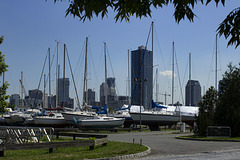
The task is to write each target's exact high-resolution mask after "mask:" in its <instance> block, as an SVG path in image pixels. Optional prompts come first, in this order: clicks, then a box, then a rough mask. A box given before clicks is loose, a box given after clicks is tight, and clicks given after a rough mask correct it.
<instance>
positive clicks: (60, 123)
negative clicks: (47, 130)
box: [33, 112, 67, 128]
mask: <svg viewBox="0 0 240 160" xmlns="http://www.w3.org/2000/svg"><path fill="white" fill-rule="evenodd" d="M33 119H34V125H35V126H41V127H46V126H47V127H56V128H58V127H66V126H67V122H66V120H65V118H64V117H63V115H62V114H61V113H57V112H55V113H50V114H49V115H45V116H36V117H34V118H33Z"/></svg>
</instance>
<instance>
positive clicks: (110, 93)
mask: <svg viewBox="0 0 240 160" xmlns="http://www.w3.org/2000/svg"><path fill="white" fill-rule="evenodd" d="M106 87H107V104H108V108H112V106H113V105H115V104H116V101H117V94H116V88H115V78H113V77H109V78H107V85H106ZM105 94H106V93H105V82H103V83H102V84H101V85H100V105H101V106H103V105H105V104H106V102H105Z"/></svg>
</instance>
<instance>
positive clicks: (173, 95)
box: [172, 41, 174, 105]
mask: <svg viewBox="0 0 240 160" xmlns="http://www.w3.org/2000/svg"><path fill="white" fill-rule="evenodd" d="M173 100H174V41H173V57H172V105H173Z"/></svg>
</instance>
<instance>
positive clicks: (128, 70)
mask: <svg viewBox="0 0 240 160" xmlns="http://www.w3.org/2000/svg"><path fill="white" fill-rule="evenodd" d="M129 55H130V53H129V50H128V104H129V105H130V104H131V103H130V68H129V66H130V65H129Z"/></svg>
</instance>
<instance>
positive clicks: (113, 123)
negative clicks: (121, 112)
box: [78, 117, 124, 129]
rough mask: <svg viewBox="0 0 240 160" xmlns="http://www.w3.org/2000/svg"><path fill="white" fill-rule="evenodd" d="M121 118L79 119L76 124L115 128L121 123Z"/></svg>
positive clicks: (81, 126) (82, 126)
mask: <svg viewBox="0 0 240 160" xmlns="http://www.w3.org/2000/svg"><path fill="white" fill-rule="evenodd" d="M123 123H124V119H123V118H113V117H106V118H99V119H96V118H94V119H82V120H81V119H79V120H78V125H79V128H80V129H81V128H115V127H119V126H121V125H123Z"/></svg>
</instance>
